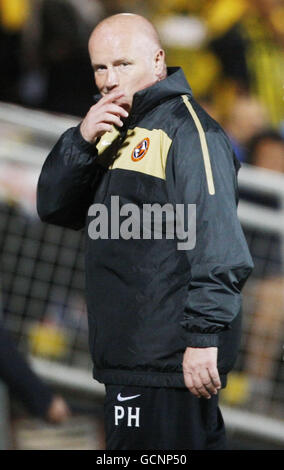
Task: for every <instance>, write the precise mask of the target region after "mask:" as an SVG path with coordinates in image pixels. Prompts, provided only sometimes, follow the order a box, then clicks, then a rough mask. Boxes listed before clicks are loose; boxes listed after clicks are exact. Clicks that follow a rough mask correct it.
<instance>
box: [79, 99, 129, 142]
mask: <svg viewBox="0 0 284 470" xmlns="http://www.w3.org/2000/svg"><path fill="white" fill-rule="evenodd" d="M122 96H124V93H122V92H121V91H120V92H118V91H114V92H111V93H109V94H107V95H106V96H104V97H103V98H101V99H100V101H99V102H98V103H97V104H95V105H94V106H92V107H91V108H90V110H89V112H88V113H87V114H86V116H85V118H84V120H83V122H82V124H81V126H80V131H81V134H82V136H83V138H84V139H85V140H86V141H87V142H90V143H91V144H93V143H94V142H95V141H96V139H97V138H98V137H100V136H101V135H103V134H104V133H105V132H110V131H111V130H112V125H116V126H118V127H122V126H123V122H122V120H121V119H120V118H121V117H124V118H126V117H127V116H128V112H127V111H125V109H124V108H122V107H121V106H118V105H117V104H115V103H114V102H115V101H116V100H118V99H119V98H121V97H122Z"/></svg>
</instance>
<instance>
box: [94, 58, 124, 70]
mask: <svg viewBox="0 0 284 470" xmlns="http://www.w3.org/2000/svg"><path fill="white" fill-rule="evenodd" d="M123 62H127V63H132V59H129V58H128V59H127V58H126V57H121V58H119V59H116V60H115V61H114V62H113V64H114V65H119V64H122V63H123ZM92 67H93V69H96V68H98V67H107V66H106V65H105V64H94V63H92Z"/></svg>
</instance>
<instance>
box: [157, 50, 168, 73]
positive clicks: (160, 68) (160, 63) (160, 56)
mask: <svg viewBox="0 0 284 470" xmlns="http://www.w3.org/2000/svg"><path fill="white" fill-rule="evenodd" d="M165 57H166V55H165V51H164V50H163V49H159V50H158V51H157V52H156V54H155V59H154V60H155V74H156V76H157V78H158V79H159V80H163V79H164V78H166V75H167V68H166V63H165Z"/></svg>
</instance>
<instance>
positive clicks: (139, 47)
mask: <svg viewBox="0 0 284 470" xmlns="http://www.w3.org/2000/svg"><path fill="white" fill-rule="evenodd" d="M89 53H90V58H91V63H92V66H93V69H94V72H95V81H96V84H97V86H98V88H99V90H100V92H101V93H102V94H103V95H105V94H107V93H109V92H110V91H114V89H116V90H118V91H122V92H123V93H125V96H126V97H127V98H126V102H127V103H125V104H127V106H125V108H128V110H129V109H130V108H131V105H132V98H133V95H134V93H136V92H137V91H139V90H141V89H143V88H146V87H148V86H151V85H153V84H154V83H156V82H157V81H159V80H162V79H164V78H165V77H166V64H165V53H164V51H163V49H162V47H161V43H160V39H159V36H158V33H157V31H156V29H155V27H154V26H153V25H152V23H150V21H148V20H147V19H146V18H144V17H143V16H140V15H134V14H131V13H121V14H117V15H113V16H110V17H108V18H105V19H104V20H103V21H102V22H101V23H99V24H98V25H97V26H96V28H95V29H94V31H93V32H92V34H91V36H90V39H89ZM120 104H121V103H120ZM121 105H122V104H121Z"/></svg>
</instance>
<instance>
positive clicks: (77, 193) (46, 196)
mask: <svg viewBox="0 0 284 470" xmlns="http://www.w3.org/2000/svg"><path fill="white" fill-rule="evenodd" d="M96 155H97V150H96V147H95V145H93V144H90V143H89V142H86V141H85V140H84V139H83V137H82V135H81V133H80V129H79V126H77V127H72V128H70V129H68V130H67V131H66V132H65V133H64V134H63V135H62V136H61V137H60V139H59V140H58V142H57V143H56V144H55V146H54V147H53V149H52V150H51V152H50V154H49V155H48V157H47V159H46V161H45V162H44V165H43V168H42V171H41V174H40V177H39V181H38V186H37V211H38V214H39V217H40V219H41V220H42V221H44V222H49V223H51V224H55V225H60V226H62V227H68V228H72V229H75V230H79V229H81V228H83V227H84V225H85V218H86V213H87V210H88V207H89V206H90V204H91V203H92V198H93V192H94V191H93V186H94V179H95V175H96V172H97V171H98V169H97V165H96V162H95V157H96Z"/></svg>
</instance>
